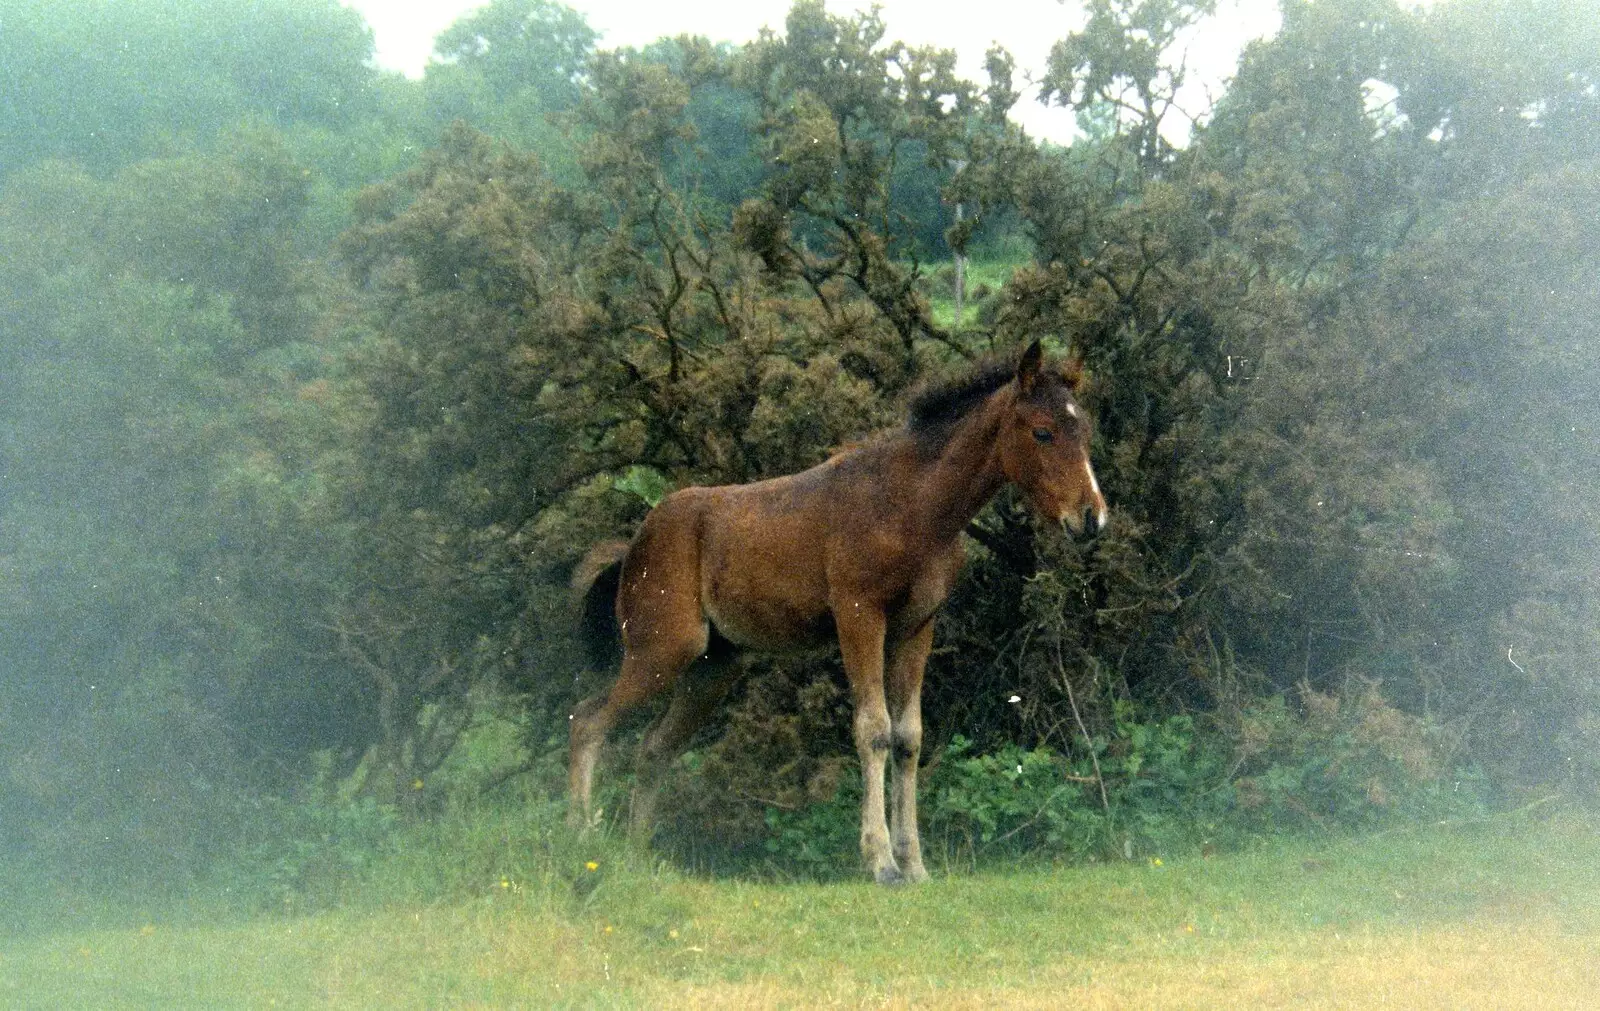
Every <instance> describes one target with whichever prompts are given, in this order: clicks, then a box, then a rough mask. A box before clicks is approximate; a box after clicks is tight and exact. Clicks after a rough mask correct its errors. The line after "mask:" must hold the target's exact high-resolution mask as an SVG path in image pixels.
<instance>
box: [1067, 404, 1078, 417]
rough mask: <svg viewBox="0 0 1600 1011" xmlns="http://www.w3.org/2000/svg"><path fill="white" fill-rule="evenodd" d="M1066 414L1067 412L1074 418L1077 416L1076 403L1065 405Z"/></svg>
mask: <svg viewBox="0 0 1600 1011" xmlns="http://www.w3.org/2000/svg"><path fill="white" fill-rule="evenodd" d="M1067 414H1069V415H1071V416H1072V417H1074V418H1076V417H1077V416H1078V405H1077V404H1068V405H1067Z"/></svg>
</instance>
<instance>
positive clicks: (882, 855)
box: [834, 602, 905, 885]
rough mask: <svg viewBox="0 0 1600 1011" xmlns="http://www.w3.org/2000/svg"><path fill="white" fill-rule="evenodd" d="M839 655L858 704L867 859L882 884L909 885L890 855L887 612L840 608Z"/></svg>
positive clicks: (855, 605) (861, 606) (836, 615)
mask: <svg viewBox="0 0 1600 1011" xmlns="http://www.w3.org/2000/svg"><path fill="white" fill-rule="evenodd" d="M834 621H835V624H836V625H837V626H838V630H839V650H840V652H841V653H842V654H843V655H844V671H845V674H846V675H848V676H849V678H850V691H851V695H852V696H853V697H854V699H855V737H856V753H857V754H858V755H860V756H861V787H862V789H861V859H862V860H863V861H865V862H866V865H867V870H868V871H869V872H870V873H871V874H872V877H873V879H874V880H875V881H877V882H878V883H879V884H884V885H897V884H900V883H902V882H904V881H905V876H904V875H902V874H901V873H900V868H899V866H898V865H896V864H895V862H894V854H893V853H891V852H890V850H889V825H888V822H887V821H886V820H885V819H884V814H883V774H884V768H885V766H886V765H887V763H888V759H889V730H890V723H889V707H888V705H887V704H886V703H885V700H884V695H883V638H884V617H883V611H882V610H880V609H878V608H874V607H871V606H869V605H867V604H865V603H856V602H849V603H847V604H845V605H844V606H843V607H841V608H836V610H835V612H834Z"/></svg>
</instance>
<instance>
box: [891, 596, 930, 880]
mask: <svg viewBox="0 0 1600 1011" xmlns="http://www.w3.org/2000/svg"><path fill="white" fill-rule="evenodd" d="M932 649H933V621H932V620H931V619H930V620H929V621H928V622H927V624H925V625H923V626H922V628H920V629H919V630H917V632H916V633H915V634H914V635H912V636H911V638H909V639H906V640H904V641H903V642H900V643H897V644H896V645H895V646H894V648H893V649H892V650H891V651H890V654H889V669H888V671H887V672H886V678H887V688H888V702H889V719H890V720H891V721H892V723H893V730H892V731H891V733H890V735H889V737H890V744H891V746H892V747H893V749H894V788H893V791H892V793H891V795H890V801H889V838H890V840H891V841H892V842H893V844H894V858H895V862H896V863H897V864H898V865H899V867H900V873H901V874H903V875H905V879H906V880H907V881H912V882H916V881H926V880H927V879H928V872H927V869H926V868H924V867H923V866H922V843H921V841H920V840H919V838H918V836H917V762H918V760H919V758H920V756H921V754H922V671H923V668H925V667H926V666H927V663H928V654H929V652H931V651H932Z"/></svg>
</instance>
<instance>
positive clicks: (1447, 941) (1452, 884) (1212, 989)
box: [0, 811, 1600, 1008]
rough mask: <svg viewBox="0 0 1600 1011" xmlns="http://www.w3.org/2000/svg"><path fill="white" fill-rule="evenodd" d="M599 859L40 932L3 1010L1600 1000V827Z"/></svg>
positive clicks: (26, 939) (7, 955) (5, 964)
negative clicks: (1082, 857) (839, 872)
mask: <svg viewBox="0 0 1600 1011" xmlns="http://www.w3.org/2000/svg"><path fill="white" fill-rule="evenodd" d="M595 848H596V850H597V852H596V854H595V856H596V857H597V859H595V860H594V863H595V864H596V865H597V866H596V867H595V869H593V870H589V869H587V866H586V865H587V863H588V862H589V861H587V860H585V861H582V862H579V861H577V860H576V859H575V858H572V859H569V858H566V857H554V856H553V857H552V858H551V859H552V860H553V861H555V862H556V863H563V862H571V863H573V864H574V866H572V867H559V866H551V867H549V868H548V870H549V871H550V873H545V874H543V875H541V876H539V877H538V878H537V879H536V880H531V881H527V882H524V881H519V880H516V879H515V878H514V877H512V876H509V875H508V876H505V877H502V878H500V879H499V880H492V879H491V880H486V881H484V882H483V883H482V887H481V889H479V890H477V891H476V893H475V894H461V895H458V896H456V897H454V898H451V899H447V900H437V899H436V900H431V901H418V900H411V899H407V900H396V899H394V898H393V897H389V898H385V899H383V900H382V901H373V900H372V897H371V896H365V897H364V896H363V895H362V894H360V893H359V892H358V893H357V894H355V895H352V896H350V897H348V898H347V899H346V901H344V902H343V903H342V904H341V906H340V907H339V908H336V909H332V910H328V911H324V912H320V913H316V914H313V915H285V914H277V915H262V916H258V917H255V918H241V917H239V916H237V915H234V916H232V917H227V918H223V919H221V920H217V919H208V918H206V917H204V916H202V915H201V914H199V913H198V912H196V911H195V910H194V909H193V908H192V907H172V908H162V907H160V906H159V905H156V906H152V907H151V908H149V909H147V910H133V911H129V910H127V909H123V910H121V911H120V912H119V913H118V916H117V919H119V921H120V922H119V925H118V926H116V927H100V928H89V927H85V926H83V925H81V923H82V919H81V917H78V918H65V919H63V921H62V925H61V926H60V927H59V928H58V929H51V928H50V927H49V926H48V924H46V925H45V926H43V927H42V928H40V927H31V928H29V930H28V931H27V933H26V934H14V935H12V936H8V937H5V938H4V940H3V942H0V1006H4V1007H8V1008H16V1007H24V1008H29V1007H37V1008H58V1007H82V1008H117V1007H151V1008H154V1007H163V1008H165V1007H308V1006H336V1007H374V1008H377V1007H385V1008H387V1007H438V1006H447V1005H448V1006H468V1007H568V1006H570V1007H590V1006H598V1007H834V1006H837V1007H860V1006H867V1007H911V1006H938V1007H1041V1008H1042V1007H1062V1006H1069V1005H1077V1006H1090V1007H1214V1006H1217V1005H1219V1004H1223V1003H1228V1004H1235V1005H1240V1006H1273V1005H1288V1004H1296V1005H1299V1004H1305V1005H1311V1006H1327V1005H1339V1006H1376V1005H1380V1004H1389V1005H1396V1006H1402V1007H1470V1006H1481V1007H1488V1006H1494V1007H1510V1006H1527V1007H1536V1006H1544V1007H1577V1006H1583V1005H1586V1004H1587V1005H1590V1006H1593V1005H1594V1003H1596V1002H1600V831H1597V823H1596V820H1595V818H1594V816H1592V815H1585V814H1581V813H1577V812H1573V811H1567V812H1563V813H1559V814H1555V815H1550V816H1544V817H1538V818H1535V817H1534V816H1533V815H1523V816H1501V817H1499V818H1496V819H1493V820H1489V821H1484V822H1480V823H1477V824H1469V825H1461V826H1433V827H1428V828H1421V829H1412V830H1405V831H1395V832H1390V833H1387V834H1383V835H1380V836H1376V837H1368V838H1365V839H1342V840H1333V841H1323V842H1316V841H1305V840H1297V841H1285V842H1263V844H1262V845H1261V846H1260V847H1258V848H1257V849H1255V850H1254V851H1251V852H1244V853H1233V854H1220V855H1216V856H1213V857H1209V858H1207V857H1202V856H1195V857H1192V858H1185V859H1174V860H1170V861H1160V860H1155V859H1152V860H1147V861H1144V862H1140V863H1137V864H1133V863H1126V864H1118V865H1099V866H1087V867H1071V868H1054V869H1052V868H1034V869H1027V870H1018V871H1014V872H1009V873H983V874H977V875H971V876H955V877H936V878H935V880H933V881H932V882H930V883H928V884H927V885H925V886H922V887H920V888H915V889H907V890H886V889H880V888H877V887H874V886H870V885H868V884H865V883H861V884H854V883H851V884H769V883H752V882H745V881H737V880H704V879H696V878H692V877H688V876H685V875H683V874H680V873H678V872H675V871H672V870H669V869H665V868H662V867H660V866H652V865H651V863H650V861H648V860H647V859H645V858H642V857H628V856H626V855H622V854H621V853H620V851H618V850H616V849H615V847H612V848H611V849H610V850H608V851H607V852H598V851H599V850H602V849H604V847H602V846H598V845H597V846H596V847H595ZM551 852H552V853H555V852H560V851H558V850H552V851H551ZM565 852H569V853H570V852H574V851H565ZM414 858H415V857H414ZM441 859H447V858H441ZM399 866H402V865H396V867H399ZM574 882H575V883H576V884H574ZM90 919H91V920H92V919H93V917H90ZM75 923H76V924H77V925H74V924H75Z"/></svg>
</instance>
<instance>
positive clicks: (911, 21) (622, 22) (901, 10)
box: [344, 0, 1279, 143]
mask: <svg viewBox="0 0 1600 1011" xmlns="http://www.w3.org/2000/svg"><path fill="white" fill-rule="evenodd" d="M344 2H345V3H346V5H347V6H350V7H354V8H355V9H356V10H358V11H360V12H361V13H362V15H363V16H364V17H365V18H366V19H367V23H368V24H370V25H371V26H372V30H373V34H374V36H375V38H376V41H377V63H378V65H379V66H381V67H384V68H386V69H390V70H398V71H401V72H402V73H404V74H406V75H408V76H410V77H420V76H421V75H422V72H423V69H424V68H425V67H426V66H427V63H428V58H429V55H430V54H431V53H432V51H433V39H434V37H435V36H436V35H438V34H439V33H440V32H442V31H444V29H446V28H448V27H449V26H450V25H451V24H453V23H454V22H455V21H456V19H457V18H459V17H461V15H463V14H465V13H466V12H468V11H470V10H474V9H476V8H478V7H481V6H484V5H483V4H482V3H481V2H474V0H344ZM871 5H872V4H871V0H829V3H828V10H829V11H830V12H832V13H834V14H847V13H851V12H854V11H860V10H866V9H867V8H869V7H871ZM567 6H569V7H571V8H573V9H574V10H576V11H578V12H579V13H580V14H582V15H583V16H584V17H585V18H586V19H587V20H588V22H589V25H590V26H591V27H593V28H594V29H595V30H596V31H597V32H599V33H600V45H601V46H602V47H604V48H611V47H616V46H643V45H645V44H647V43H650V42H654V41H655V40H656V39H658V38H661V37H663V36H671V35H680V34H684V33H688V34H691V35H704V36H706V37H708V38H710V39H712V40H713V41H728V42H736V43H740V42H748V41H750V40H752V39H754V38H755V37H756V36H757V34H758V33H759V32H760V31H761V29H762V27H764V26H765V27H770V28H772V29H773V30H774V31H776V32H778V33H780V34H781V33H782V31H783V21H784V17H785V16H786V15H787V14H788V12H789V7H790V2H789V0H700V2H697V3H692V4H670V3H662V2H660V0H653V2H648V3H642V2H639V0H569V2H568V3H567ZM880 6H881V7H882V8H883V18H884V22H885V24H886V25H887V26H888V31H887V34H886V38H887V39H888V40H894V39H900V40H902V41H904V42H905V43H907V44H908V45H913V46H923V45H932V46H937V47H939V48H942V49H954V50H955V51H956V53H957V70H958V72H959V73H960V74H961V75H962V76H963V77H966V78H967V79H968V80H971V81H973V82H975V83H977V84H978V85H980V86H982V84H983V83H984V76H983V54H984V53H985V51H987V50H988V48H989V47H990V46H991V45H993V44H995V43H999V44H1000V45H1002V46H1004V47H1006V48H1007V49H1008V50H1010V51H1011V55H1012V56H1013V57H1015V59H1016V61H1017V80H1016V81H1015V82H1014V86H1015V87H1016V88H1017V90H1019V91H1021V92H1022V97H1021V99H1019V100H1018V102H1017V104H1016V107H1015V108H1014V109H1013V111H1012V115H1013V118H1015V119H1016V120H1017V122H1019V123H1021V124H1022V126H1023V127H1024V128H1025V129H1027V131H1028V133H1030V134H1031V135H1033V136H1035V137H1040V138H1044V139H1048V140H1053V141H1056V142H1057V143H1064V142H1066V141H1067V140H1069V139H1070V138H1071V136H1072V134H1073V130H1074V127H1075V121H1074V118H1073V115H1072V112H1071V111H1070V110H1068V109H1063V108H1060V107H1054V108H1045V107H1044V106H1041V105H1040V104H1039V102H1038V88H1037V87H1036V86H1031V85H1030V84H1029V83H1028V82H1029V80H1030V79H1035V78H1038V77H1040V76H1042V75H1043V73H1044V69H1045V63H1046V60H1047V59H1048V57H1049V55H1050V47H1051V46H1052V45H1054V44H1055V43H1056V42H1057V41H1058V40H1060V39H1062V38H1065V37H1066V36H1067V35H1068V34H1070V33H1071V32H1073V31H1075V30H1077V29H1079V28H1081V27H1082V25H1083V22H1084V13H1083V10H1082V8H1080V7H1079V6H1078V5H1077V4H1076V3H1071V2H1069V3H1065V4H1063V3H1060V2H1058V0H997V2H991V3H988V4H985V5H983V6H982V7H981V8H976V9H975V8H974V7H973V6H972V5H971V4H970V3H960V4H957V3H953V2H950V0H880ZM1278 26H1279V17H1278V11H1277V6H1276V3H1275V0H1222V2H1221V3H1220V4H1219V5H1218V9H1217V17H1215V18H1213V19H1211V20H1210V21H1208V22H1207V23H1206V24H1204V25H1202V26H1201V27H1199V28H1198V29H1196V31H1195V33H1194V36H1193V38H1191V39H1189V40H1188V46H1187V50H1188V68H1189V81H1190V84H1189V86H1188V87H1187V88H1186V89H1185V92H1184V96H1183V98H1182V101H1181V104H1182V105H1183V106H1184V107H1185V108H1187V109H1189V110H1190V112H1192V113H1199V112H1200V111H1201V110H1203V109H1204V108H1206V107H1207V106H1208V105H1209V104H1210V100H1211V99H1212V98H1214V97H1215V96H1217V95H1219V94H1221V91H1222V86H1223V82H1224V81H1225V80H1226V78H1227V77H1229V76H1230V75H1231V74H1232V73H1233V71H1234V68H1235V66H1236V64H1237V62H1238V59H1239V52H1240V51H1241V50H1242V49H1243V48H1244V46H1245V44H1246V43H1248V42H1249V41H1250V40H1252V39H1256V38H1261V37H1263V36H1269V35H1272V34H1274V33H1275V32H1276V31H1277V30H1278ZM1179 118H1180V119H1181V117H1179ZM1186 127H1187V124H1185V129H1184V131H1183V132H1184V133H1185V134H1186V133H1187V129H1186Z"/></svg>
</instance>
